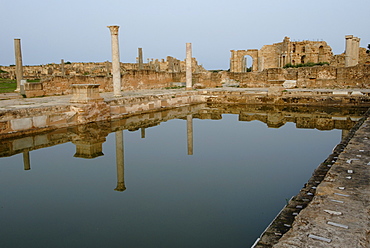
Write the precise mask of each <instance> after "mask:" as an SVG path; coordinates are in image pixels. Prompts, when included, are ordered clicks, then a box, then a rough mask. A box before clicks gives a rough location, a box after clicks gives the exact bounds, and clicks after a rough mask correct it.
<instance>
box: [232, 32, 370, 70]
mask: <svg viewBox="0 0 370 248" xmlns="http://www.w3.org/2000/svg"><path fill="white" fill-rule="evenodd" d="M345 38H346V51H345V52H344V53H343V54H340V55H333V52H332V49H331V47H330V46H329V45H328V44H327V43H326V42H325V41H308V40H304V41H291V40H290V38H289V37H285V38H284V40H283V41H282V42H280V43H274V44H272V45H264V46H263V47H262V48H261V49H259V50H258V49H248V50H231V58H230V71H231V72H247V67H252V71H253V72H256V71H263V70H265V69H269V68H282V67H284V66H285V65H287V64H291V65H297V64H306V63H308V62H311V63H320V62H327V63H330V65H331V66H336V67H345V66H355V65H357V64H364V63H370V54H367V53H366V49H365V48H360V47H359V41H360V39H359V38H358V37H353V36H352V35H347V36H346V37H345ZM245 56H250V57H251V58H252V60H253V62H252V65H247V64H246V59H245Z"/></svg>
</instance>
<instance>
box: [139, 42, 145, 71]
mask: <svg viewBox="0 0 370 248" xmlns="http://www.w3.org/2000/svg"><path fill="white" fill-rule="evenodd" d="M138 53H139V54H138V55H139V57H138V58H139V60H138V63H139V71H140V70H142V69H144V65H143V49H142V48H140V47H139V48H138Z"/></svg>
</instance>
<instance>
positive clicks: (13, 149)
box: [0, 104, 367, 192]
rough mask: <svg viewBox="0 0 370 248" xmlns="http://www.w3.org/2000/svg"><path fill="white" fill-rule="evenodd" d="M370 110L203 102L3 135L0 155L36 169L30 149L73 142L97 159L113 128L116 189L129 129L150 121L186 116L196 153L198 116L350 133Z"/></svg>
mask: <svg viewBox="0 0 370 248" xmlns="http://www.w3.org/2000/svg"><path fill="white" fill-rule="evenodd" d="M366 110H367V109H366V108H354V107H351V108H325V107H308V106H302V107H299V106H269V105H221V104H200V105H194V106H188V107H182V108H177V109H172V110H166V111H162V112H156V113H148V114H143V115H137V116H132V117H130V118H125V119H120V120H114V121H112V122H98V123H90V124H87V125H83V126H76V127H70V128H63V129H59V130H55V131H51V132H48V133H43V134H38V135H32V136H26V137H21V138H16V139H6V140H1V145H0V157H9V156H13V155H15V154H19V153H23V166H24V170H30V169H31V158H30V152H32V151H33V150H37V149H41V148H45V147H51V146H55V145H59V144H63V143H67V142H72V143H73V144H74V145H75V146H76V152H75V154H74V156H75V157H78V158H84V159H94V158H96V157H99V156H104V153H103V143H104V142H105V141H106V137H107V136H108V135H109V134H110V133H112V132H115V141H116V167H117V186H116V188H115V189H114V190H116V191H119V192H123V191H124V190H125V189H126V186H125V180H124V165H125V162H124V137H123V136H124V134H123V132H124V130H129V131H136V130H140V131H141V138H143V139H145V130H146V128H148V127H153V126H157V125H159V124H160V123H161V122H165V121H168V120H171V119H182V120H186V132H187V154H188V155H193V153H194V149H193V139H194V137H193V119H194V118H195V119H212V120H219V119H222V115H223V114H237V115H238V116H239V121H245V122H250V121H261V122H264V123H266V125H267V126H268V127H270V128H280V127H282V126H284V125H285V123H287V122H294V123H295V124H296V126H297V128H309V129H319V130H332V129H341V130H342V138H344V137H345V136H346V135H347V134H348V131H349V130H350V129H351V128H352V126H353V125H354V124H355V123H356V122H357V121H358V120H359V119H360V118H361V117H362V115H363V114H364V113H365V112H366ZM184 129H185V127H184ZM195 138H196V137H195Z"/></svg>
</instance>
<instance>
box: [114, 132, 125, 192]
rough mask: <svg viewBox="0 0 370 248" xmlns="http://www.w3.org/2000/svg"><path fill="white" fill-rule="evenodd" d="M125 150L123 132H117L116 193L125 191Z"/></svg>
mask: <svg viewBox="0 0 370 248" xmlns="http://www.w3.org/2000/svg"><path fill="white" fill-rule="evenodd" d="M124 163H125V162H124V150H123V131H122V130H121V131H117V132H116V165H117V187H116V188H115V189H114V190H116V191H121V192H122V191H125V190H126V186H125V166H124Z"/></svg>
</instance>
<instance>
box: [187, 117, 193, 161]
mask: <svg viewBox="0 0 370 248" xmlns="http://www.w3.org/2000/svg"><path fill="white" fill-rule="evenodd" d="M186 129H187V137H188V155H193V115H188V116H186Z"/></svg>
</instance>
